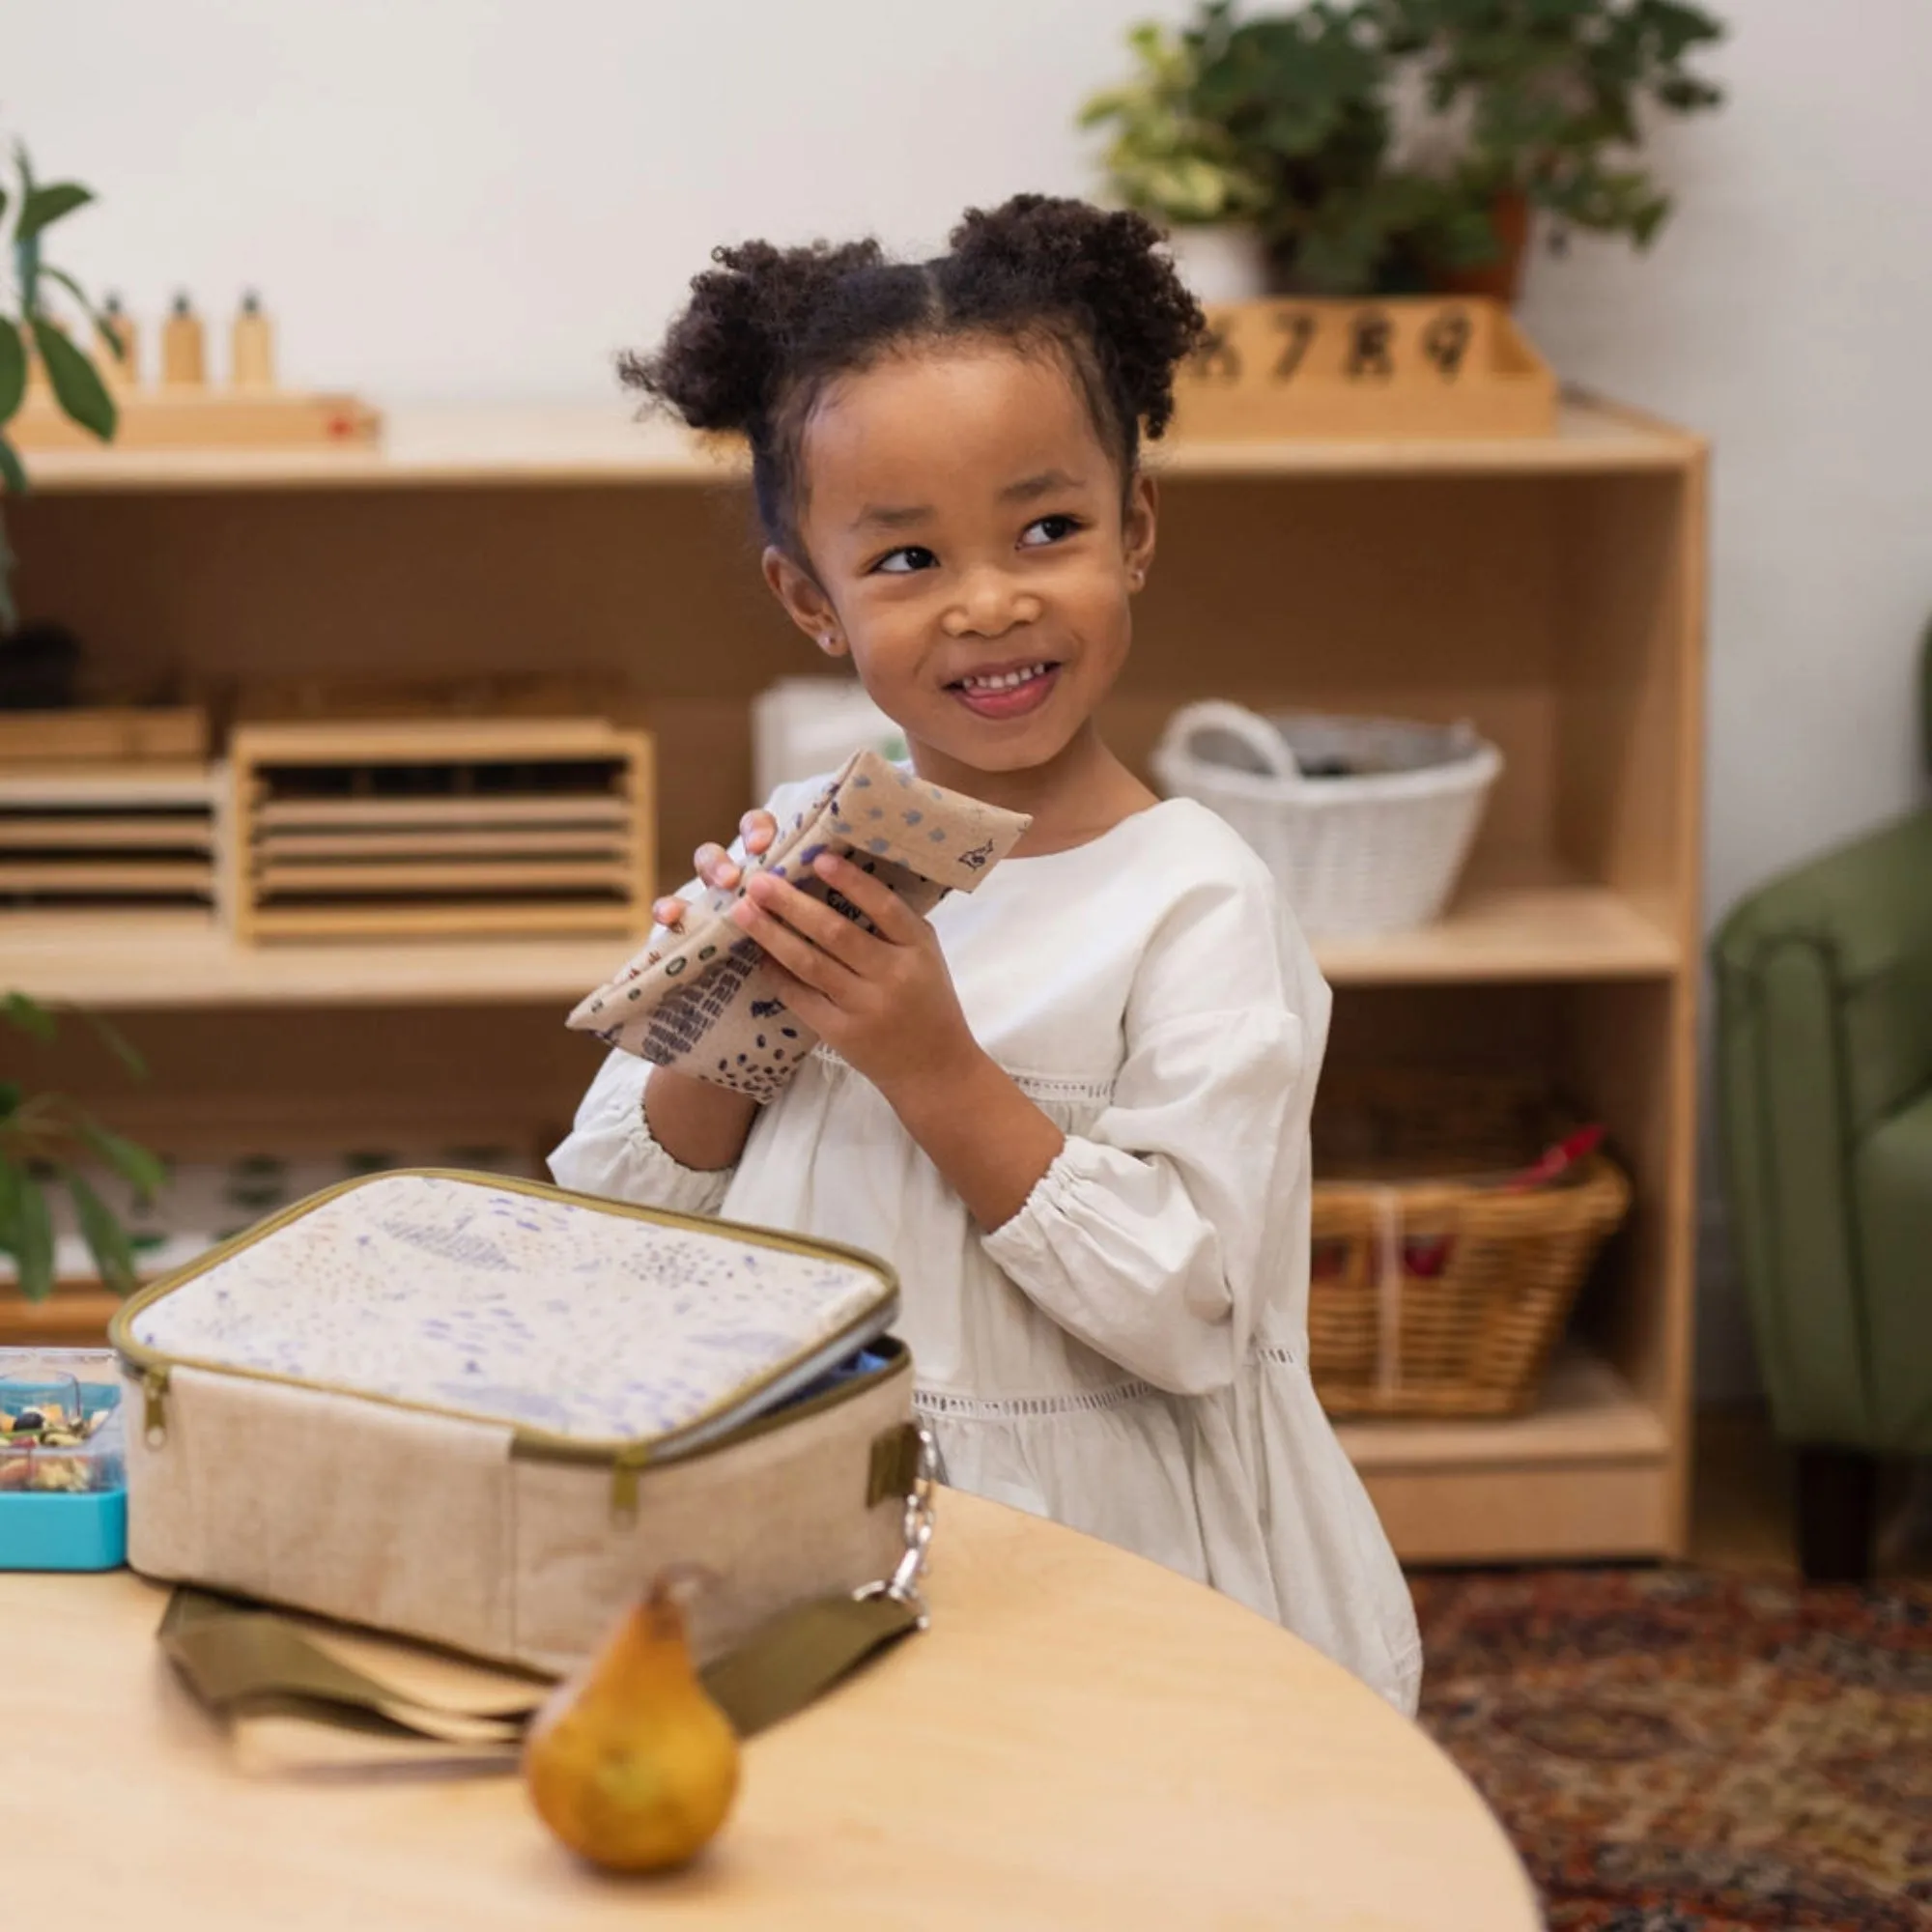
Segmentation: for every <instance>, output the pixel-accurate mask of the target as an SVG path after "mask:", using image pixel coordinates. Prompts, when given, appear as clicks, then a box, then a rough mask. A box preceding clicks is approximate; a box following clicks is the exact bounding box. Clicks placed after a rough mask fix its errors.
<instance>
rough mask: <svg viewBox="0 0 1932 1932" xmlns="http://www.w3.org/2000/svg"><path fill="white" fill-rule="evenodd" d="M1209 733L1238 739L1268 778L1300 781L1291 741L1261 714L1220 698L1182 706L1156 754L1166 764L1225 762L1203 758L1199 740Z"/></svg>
mask: <svg viewBox="0 0 1932 1932" xmlns="http://www.w3.org/2000/svg"><path fill="white" fill-rule="evenodd" d="M1209 732H1218V733H1220V734H1221V735H1223V736H1225V737H1229V738H1234V739H1236V740H1237V741H1238V742H1239V743H1240V744H1241V745H1242V746H1243V747H1244V748H1245V749H1246V750H1248V751H1250V752H1252V753H1254V754H1255V756H1256V757H1257V758H1258V759H1259V760H1260V761H1261V769H1262V772H1263V773H1264V774H1265V775H1266V776H1267V777H1268V778H1271V779H1279V780H1280V781H1282V783H1284V784H1299V783H1300V782H1301V767H1300V766H1299V765H1297V764H1296V763H1295V761H1294V753H1293V752H1292V751H1290V750H1289V748H1288V740H1287V739H1286V738H1284V737H1283V736H1282V735H1281V733H1280V732H1279V731H1277V730H1276V729H1275V728H1274V726H1273V725H1270V724H1269V723H1268V721H1267V720H1266V719H1265V718H1264V717H1263V716H1262V715H1261V713H1260V712H1258V711H1250V710H1249V709H1248V708H1247V706H1246V705H1244V704H1230V703H1228V702H1227V701H1226V700H1225V699H1223V698H1218V697H1210V698H1208V699H1205V700H1204V701H1203V702H1201V703H1199V704H1183V705H1182V706H1181V707H1180V709H1179V711H1177V712H1176V713H1175V714H1174V716H1173V717H1172V718H1170V719H1169V720H1168V721H1167V728H1166V729H1165V730H1164V731H1163V732H1162V733H1161V734H1160V747H1159V750H1158V751H1157V752H1156V753H1155V754H1154V755H1155V757H1156V758H1158V759H1159V760H1161V761H1162V762H1164V763H1171V762H1173V761H1175V760H1176V759H1179V760H1180V761H1181V762H1183V763H1186V764H1195V765H1200V764H1212V763H1225V760H1219V759H1208V758H1204V757H1203V756H1202V755H1201V753H1200V752H1199V750H1198V749H1197V745H1198V742H1199V740H1200V739H1201V738H1203V737H1204V736H1206V735H1207V734H1208V733H1209ZM1239 769H1240V767H1238V766H1236V770H1239Z"/></svg>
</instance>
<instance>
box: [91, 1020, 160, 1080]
mask: <svg viewBox="0 0 1932 1932" xmlns="http://www.w3.org/2000/svg"><path fill="white" fill-rule="evenodd" d="M80 1016H81V1018H82V1019H84V1020H85V1021H86V1022H87V1024H88V1026H89V1027H90V1028H91V1029H92V1030H93V1033H94V1037H95V1038H97V1039H98V1040H99V1042H100V1043H101V1045H102V1046H104V1047H105V1048H106V1049H107V1051H108V1052H109V1053H111V1054H112V1055H113V1056H114V1058H115V1059H116V1060H118V1061H119V1062H120V1063H121V1065H123V1066H124V1067H126V1068H127V1070H128V1072H129V1073H131V1074H132V1075H133V1076H134V1078H135V1079H136V1080H145V1079H146V1078H147V1077H148V1062H147V1058H146V1056H145V1055H144V1054H143V1053H142V1052H141V1049H140V1048H139V1047H138V1046H136V1045H135V1044H134V1042H133V1041H132V1040H131V1039H129V1038H128V1036H127V1035H126V1034H125V1033H123V1032H122V1031H121V1029H120V1028H119V1027H117V1026H115V1025H113V1024H112V1023H111V1022H110V1021H107V1020H104V1019H102V1018H101V1017H100V1015H99V1013H90V1012H86V1011H83V1012H82V1013H81V1015H80Z"/></svg>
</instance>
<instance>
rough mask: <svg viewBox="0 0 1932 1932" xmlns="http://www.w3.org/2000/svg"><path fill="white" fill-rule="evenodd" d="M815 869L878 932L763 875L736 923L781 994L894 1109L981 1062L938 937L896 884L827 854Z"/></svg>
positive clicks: (737, 912)
mask: <svg viewBox="0 0 1932 1932" xmlns="http://www.w3.org/2000/svg"><path fill="white" fill-rule="evenodd" d="M812 869H813V870H814V871H815V872H816V873H817V874H818V876H819V877H820V878H821V879H823V880H824V881H825V883H826V884H827V885H829V886H830V887H832V888H833V890H834V891H835V892H836V893H837V894H838V895H839V896H840V897H841V898H843V899H845V900H846V901H847V902H848V903H849V904H851V905H853V906H855V907H856V908H857V909H858V910H859V911H860V912H862V913H864V914H865V916H866V917H867V919H868V920H869V921H870V922H871V923H872V925H873V927H874V928H875V930H873V931H871V932H867V930H866V928H865V927H864V926H863V925H861V924H859V923H857V922H856V921H855V920H851V919H848V918H846V917H845V915H844V914H843V913H841V912H838V911H837V910H835V908H834V907H832V906H830V905H826V904H824V903H822V902H821V901H819V900H818V899H815V898H812V897H810V895H807V894H805V893H802V892H800V891H799V890H798V888H797V887H796V886H793V885H789V884H787V883H786V882H785V881H784V880H783V879H781V878H777V877H775V876H774V875H773V874H771V873H769V872H766V873H761V874H759V875H758V876H757V877H755V878H754V879H753V881H752V884H751V889H750V891H749V892H748V893H747V895H746V896H745V897H744V898H743V899H741V900H740V901H739V902H738V904H737V905H736V906H734V907H733V908H732V912H731V917H732V918H733V919H734V920H736V921H737V923H738V924H739V925H741V926H742V927H743V928H744V929H745V931H747V932H748V933H750V934H751V936H752V937H753V939H755V940H756V941H757V942H758V944H759V945H760V946H761V947H763V949H764V950H765V952H766V954H767V956H768V957H769V958H770V960H771V962H772V964H773V966H774V967H776V968H777V970H778V974H779V978H780V981H781V994H780V997H781V999H782V1000H783V1001H784V1003H785V1005H786V1006H788V1007H789V1008H790V1009H792V1011H793V1012H795V1013H797V1014H798V1016H799V1018H800V1019H802V1020H803V1021H804V1022H805V1023H806V1025H807V1026H809V1027H810V1028H811V1030H812V1031H813V1032H814V1033H815V1034H817V1035H818V1036H819V1037H820V1038H822V1039H823V1040H825V1042H826V1043H827V1044H828V1045H829V1046H831V1047H833V1048H835V1049H836V1050H837V1051H838V1053H839V1054H841V1055H842V1056H843V1057H844V1058H845V1059H846V1060H847V1061H848V1062H850V1063H851V1065H853V1066H855V1067H857V1068H858V1070H859V1071H860V1072H861V1073H863V1074H864V1075H865V1076H866V1078H867V1079H868V1080H869V1081H871V1083H872V1084H873V1086H875V1087H877V1088H878V1089H879V1090H880V1091H881V1092H882V1093H883V1094H885V1095H886V1097H887V1098H888V1099H889V1100H891V1101H892V1102H893V1104H894V1105H895V1107H896V1106H899V1105H900V1103H901V1101H902V1100H904V1101H906V1102H912V1101H914V1100H915V1099H916V1098H917V1094H918V1093H919V1092H921V1091H924V1090H925V1089H927V1088H930V1089H931V1090H932V1091H935V1092H937V1091H941V1090H943V1088H944V1086H945V1084H946V1083H948V1082H949V1081H952V1080H954V1079H956V1078H957V1077H958V1076H959V1075H960V1074H961V1073H962V1072H964V1071H965V1070H966V1069H968V1068H969V1067H971V1066H972V1065H974V1064H975V1063H976V1061H977V1060H979V1059H980V1058H981V1057H982V1056H981V1055H980V1046H979V1042H978V1041H977V1040H975V1039H974V1037H973V1034H972V1030H971V1029H970V1028H969V1027H968V1026H967V1024H966V1016H965V1014H964V1013H963V1012H962V1011H961V1010H960V1007H959V996H958V995H957V994H956V993H955V992H954V991H953V989H952V975H951V974H950V973H949V972H948V971H947V970H946V959H945V956H944V954H942V953H941V952H940V950H939V939H938V935H937V934H935V933H934V931H933V929H932V927H931V926H930V925H928V924H927V923H926V922H925V921H924V920H923V919H922V918H921V917H920V916H919V914H918V913H916V912H914V911H913V910H912V908H911V907H910V906H908V905H907V904H906V903H905V901H904V900H903V899H901V898H900V897H899V896H898V895H897V894H895V892H893V890H892V889H891V888H890V887H889V886H885V885H882V884H881V883H880V882H879V880H877V879H875V878H873V877H872V875H871V874H870V873H869V872H866V871H864V870H862V869H861V868H860V867H857V866H855V865H853V864H852V862H851V861H850V860H849V859H841V858H839V857H838V856H837V855H836V854H834V853H830V852H827V853H825V854H824V855H823V856H822V857H821V858H820V859H819V860H818V861H817V862H816V864H815V865H814V866H813V867H812Z"/></svg>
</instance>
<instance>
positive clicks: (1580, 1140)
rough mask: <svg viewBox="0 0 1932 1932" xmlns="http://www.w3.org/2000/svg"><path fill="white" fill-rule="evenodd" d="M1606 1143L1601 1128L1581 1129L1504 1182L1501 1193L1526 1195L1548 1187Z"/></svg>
mask: <svg viewBox="0 0 1932 1932" xmlns="http://www.w3.org/2000/svg"><path fill="white" fill-rule="evenodd" d="M1603 1144H1604V1129H1603V1128H1602V1127H1579V1128H1578V1129H1577V1131H1576V1132H1575V1133H1574V1134H1572V1135H1571V1136H1570V1137H1569V1138H1568V1139H1567V1140H1561V1141H1558V1142H1557V1143H1556V1145H1555V1146H1554V1147H1553V1148H1551V1149H1549V1150H1548V1152H1547V1153H1545V1154H1544V1155H1542V1157H1541V1158H1540V1159H1538V1160H1537V1161H1535V1162H1534V1163H1532V1164H1531V1165H1530V1166H1528V1167H1526V1168H1524V1169H1523V1170H1522V1172H1521V1173H1520V1174H1514V1175H1512V1176H1511V1177H1510V1178H1509V1179H1507V1180H1506V1181H1504V1182H1503V1185H1502V1191H1503V1192H1504V1193H1505V1194H1527V1193H1528V1192H1529V1190H1530V1189H1531V1188H1532V1187H1547V1186H1548V1184H1549V1183H1550V1182H1551V1181H1552V1180H1555V1179H1558V1177H1559V1176H1561V1175H1563V1174H1565V1173H1567V1172H1568V1171H1569V1170H1570V1169H1571V1168H1573V1167H1575V1166H1576V1165H1577V1162H1578V1161H1579V1160H1587V1159H1588V1158H1589V1157H1590V1156H1591V1155H1592V1154H1593V1153H1595V1152H1596V1151H1597V1150H1598V1149H1599V1148H1600V1147H1602V1146H1603Z"/></svg>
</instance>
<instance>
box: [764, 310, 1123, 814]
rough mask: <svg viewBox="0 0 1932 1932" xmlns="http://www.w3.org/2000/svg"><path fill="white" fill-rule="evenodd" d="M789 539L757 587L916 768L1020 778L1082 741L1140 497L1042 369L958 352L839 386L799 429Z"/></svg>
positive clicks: (1109, 676)
mask: <svg viewBox="0 0 1932 1932" xmlns="http://www.w3.org/2000/svg"><path fill="white" fill-rule="evenodd" d="M801 474H802V477H803V485H804V487H803V491H802V498H803V500H802V501H801V502H800V504H799V506H798V520H799V531H800V538H801V541H802V543H803V545H804V549H805V552H806V554H807V556H808V557H809V558H810V565H811V568H810V572H808V571H807V570H806V569H805V568H803V567H801V565H800V564H799V563H797V562H796V561H794V560H793V559H792V558H790V557H788V556H786V555H785V554H783V553H782V552H779V551H775V550H774V551H768V552H767V553H766V554H765V574H766V577H767V580H768V581H769V582H770V583H771V585H772V588H773V589H774V591H776V592H777V594H778V596H779V598H780V600H781V602H782V603H783V604H784V606H785V608H786V609H787V610H788V611H790V613H791V615H792V617H793V618H794V619H795V620H796V622H797V623H798V624H799V626H800V627H801V628H802V629H803V630H804V631H806V632H807V634H808V635H810V637H812V638H813V639H816V640H817V641H818V642H819V644H820V645H821V646H822V647H824V648H826V649H828V650H830V651H832V652H833V653H835V654H839V655H842V654H843V653H844V652H846V651H849V652H850V653H851V655H852V658H853V661H854V663H855V664H856V666H857V668H858V671H859V676H860V679H861V681H862V682H863V683H864V685H865V687H866V690H867V693H868V694H869V695H870V696H871V698H872V700H873V702H874V703H875V704H877V705H878V706H879V708H880V709H881V710H882V711H884V712H886V713H887V714H888V715H889V716H890V717H891V718H893V719H894V720H895V722H896V723H897V724H898V725H899V726H900V727H901V728H902V729H903V730H904V732H905V734H906V737H907V740H908V742H909V744H910V745H911V747H912V750H913V753H914V756H915V759H916V760H917V762H918V764H919V767H920V770H921V771H922V772H923V773H925V774H926V775H928V776H930V777H934V778H936V779H939V780H940V781H942V782H944V781H945V777H946V774H947V773H948V772H949V771H951V770H955V769H956V770H959V771H962V772H965V773H1017V772H1023V771H1035V770H1037V768H1039V767H1042V766H1048V765H1051V764H1053V762H1054V761H1055V760H1056V759H1058V758H1060V757H1061V756H1062V755H1063V754H1064V753H1066V752H1067V751H1068V748H1069V747H1074V746H1076V745H1083V744H1084V742H1085V740H1086V738H1087V737H1088V736H1089V735H1090V733H1089V727H1090V725H1091V723H1092V720H1093V718H1094V711H1095V710H1096V708H1097V707H1098V705H1099V703H1100V700H1101V698H1102V697H1104V696H1106V693H1107V691H1108V688H1109V687H1110V686H1111V685H1112V684H1113V682H1114V680H1115V678H1116V677H1117V676H1118V675H1119V674H1120V670H1121V667H1122V664H1123V663H1124V662H1125V659H1126V655H1127V644H1128V639H1129V637H1130V634H1131V625H1130V622H1129V616H1128V604H1129V600H1130V599H1131V597H1132V595H1133V593H1134V592H1135V591H1137V590H1138V589H1139V588H1140V586H1141V583H1142V582H1143V581H1144V579H1145V577H1146V574H1147V568H1148V564H1149V562H1150V561H1151V557H1152V554H1153V536H1154V504H1153V492H1152V487H1151V485H1150V484H1149V483H1148V482H1147V480H1146V479H1145V478H1141V477H1137V478H1136V479H1135V480H1134V483H1133V484H1132V486H1131V488H1130V489H1129V490H1128V491H1127V493H1126V500H1125V501H1124V503H1123V502H1122V488H1121V475H1120V469H1119V467H1118V465H1117V463H1116V461H1115V459H1114V458H1113V457H1112V456H1111V455H1110V454H1109V453H1108V451H1107V449H1106V447H1105V446H1104V444H1102V442H1101V441H1100V439H1099V437H1098V435H1097V433H1096V432H1095V430H1094V423H1093V420H1092V418H1091V416H1090V414H1089V412H1088V410H1087V406H1086V404H1085V402H1084V400H1083V399H1082V397H1081V395H1080V393H1079V391H1078V390H1077V389H1076V388H1075V386H1074V384H1073V381H1072V378H1071V376H1070V373H1069V372H1068V371H1067V369H1066V368H1065V364H1064V363H1063V362H1062V361H1061V360H1060V358H1059V357H1058V356H1057V355H1052V354H1049V353H1044V352H1042V353H1040V354H1037V355H1021V354H1019V353H1017V352H1016V351H1014V350H1011V349H1009V348H1006V347H1003V346H989V345H978V344H974V345H960V346H957V347H948V348H945V349H941V350H931V349H925V350H922V351H920V352H918V353H908V354H906V355H897V356H894V357H891V358H889V359H888V360H886V361H884V362H882V363H880V364H878V365H877V366H876V367H874V368H872V369H869V370H867V371H866V372H864V373H863V374H860V375H856V376H851V377H848V378H845V379H843V380H841V381H840V382H838V383H837V384H834V385H833V386H832V387H831V388H830V389H829V390H828V391H827V392H826V394H825V396H824V397H823V399H822V400H821V401H820V403H819V404H818V406H817V408H816V409H815V410H814V411H813V412H812V415H811V417H810V421H809V423H808V424H807V426H806V430H805V436H804V443H803V448H802V451H801Z"/></svg>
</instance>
